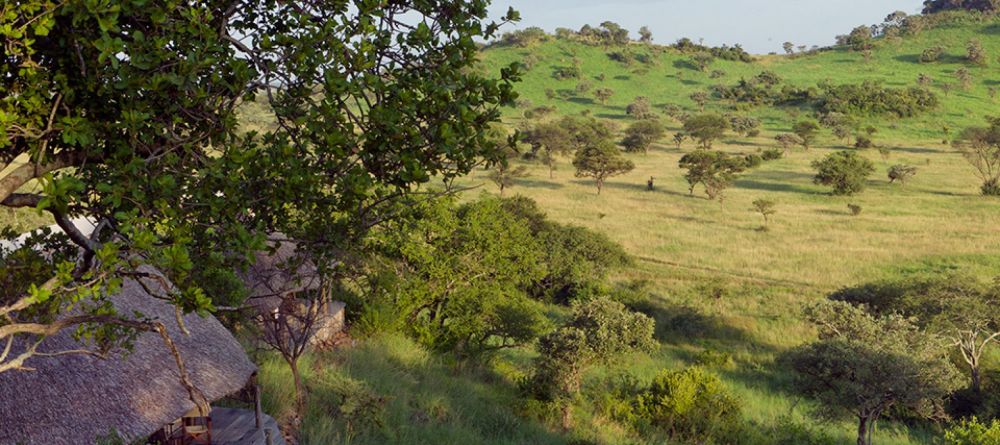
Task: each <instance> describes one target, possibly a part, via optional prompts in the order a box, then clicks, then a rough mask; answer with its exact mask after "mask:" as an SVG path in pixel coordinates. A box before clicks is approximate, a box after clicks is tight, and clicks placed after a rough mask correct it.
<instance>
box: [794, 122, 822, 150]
mask: <svg viewBox="0 0 1000 445" xmlns="http://www.w3.org/2000/svg"><path fill="white" fill-rule="evenodd" d="M792 133H795V135H796V136H798V137H799V143H800V144H802V147H803V148H805V149H806V150H808V149H809V146H810V145H812V143H813V141H815V140H816V136H817V135H818V134H819V124H818V123H816V121H811V120H808V121H799V122H797V123H796V124H795V125H794V126H792Z"/></svg>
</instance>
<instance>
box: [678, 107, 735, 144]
mask: <svg viewBox="0 0 1000 445" xmlns="http://www.w3.org/2000/svg"><path fill="white" fill-rule="evenodd" d="M728 129H729V120H728V119H726V118H725V117H723V116H720V115H718V114H700V115H697V116H692V117H690V118H688V119H687V120H685V121H684V133H686V134H687V135H688V136H690V137H692V138H694V139H696V140H698V144H699V145H701V147H702V148H705V149H709V148H712V142H713V141H715V140H716V139H719V138H721V137H722V136H723V135H724V134H726V130H728Z"/></svg>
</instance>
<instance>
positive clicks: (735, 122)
mask: <svg viewBox="0 0 1000 445" xmlns="http://www.w3.org/2000/svg"><path fill="white" fill-rule="evenodd" d="M729 125H730V128H732V129H733V131H735V132H736V134H739V135H740V136H744V137H754V136H757V135H759V134H760V119H757V118H755V117H749V116H730V117H729Z"/></svg>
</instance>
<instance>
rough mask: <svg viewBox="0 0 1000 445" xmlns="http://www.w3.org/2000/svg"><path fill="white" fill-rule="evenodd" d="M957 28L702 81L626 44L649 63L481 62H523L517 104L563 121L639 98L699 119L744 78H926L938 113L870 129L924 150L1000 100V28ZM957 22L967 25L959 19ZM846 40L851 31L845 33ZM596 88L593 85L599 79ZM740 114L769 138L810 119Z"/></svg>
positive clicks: (683, 62)
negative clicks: (718, 88) (960, 82)
mask: <svg viewBox="0 0 1000 445" xmlns="http://www.w3.org/2000/svg"><path fill="white" fill-rule="evenodd" d="M955 17H957V18H956V19H955V22H956V23H943V24H940V25H938V26H935V27H933V28H932V29H928V30H925V31H923V32H921V33H919V34H918V35H906V36H903V37H901V38H900V39H898V40H887V39H880V40H879V41H877V43H876V45H875V48H874V49H873V51H872V55H871V57H870V59H869V60H868V61H865V57H864V55H863V54H862V52H859V51H852V50H851V49H850V48H848V47H835V48H832V49H830V50H828V51H827V50H824V51H818V52H815V53H810V54H803V55H797V56H795V57H787V56H773V55H772V56H758V57H757V61H756V62H754V63H742V62H733V61H727V60H716V61H715V62H714V63H712V64H711V65H710V67H709V68H708V69H707V70H706V71H704V72H702V71H699V70H698V69H697V67H695V66H694V65H693V64H692V63H691V55H690V54H683V53H681V52H679V51H677V50H675V49H672V48H669V47H664V46H654V45H645V44H639V43H633V44H631V45H629V49H628V51H630V52H632V53H634V54H635V55H637V56H643V57H645V56H648V60H649V62H648V63H642V62H640V61H634V62H632V63H631V64H630V65H626V64H623V63H621V62H617V61H615V60H612V59H611V58H610V57H609V54H611V53H613V52H620V51H622V49H621V48H616V47H610V48H609V47H604V46H598V45H588V44H583V43H580V42H577V41H572V40H567V39H557V38H555V37H551V38H550V39H549V40H548V41H545V42H541V43H537V44H534V45H532V46H530V47H517V46H494V47H490V48H489V49H487V50H485V51H484V52H483V58H482V63H483V65H484V67H485V68H486V69H487V70H488V71H496V70H498V69H499V68H500V67H502V66H506V65H509V64H511V63H514V62H520V63H523V64H526V65H529V66H530V67H529V68H527V69H526V70H525V72H524V75H523V81H522V82H521V83H520V84H519V85H518V87H517V89H518V92H519V93H520V96H521V99H522V101H523V102H527V103H530V107H538V106H551V107H555V109H556V110H557V112H558V113H560V114H577V113H581V112H585V111H589V112H591V113H592V114H593V115H594V116H597V117H600V118H606V119H624V118H625V117H626V116H625V107H626V105H628V104H629V103H630V102H632V100H633V99H634V98H635V97H636V96H646V97H648V98H649V99H650V102H651V103H652V104H653V105H654V107H656V106H662V105H666V104H674V105H677V106H680V107H682V108H683V109H685V110H687V111H689V112H695V111H697V109H698V107H697V105H696V104H695V103H694V102H692V101H691V99H690V98H689V97H690V95H691V94H692V93H694V92H698V91H705V92H707V91H708V90H709V88H710V87H711V86H713V85H716V84H725V85H731V84H735V83H736V82H737V81H738V80H740V79H741V78H750V77H752V76H755V75H757V74H759V73H760V72H761V71H765V70H767V71H772V72H774V73H776V74H778V75H779V76H780V77H781V78H782V79H783V80H784V83H785V84H787V85H791V86H794V87H811V86H816V85H817V84H818V83H820V82H823V81H827V82H830V83H832V84H850V83H860V82H862V81H865V80H876V81H880V82H883V83H884V85H885V86H887V87H909V86H916V81H917V77H918V76H919V75H920V74H926V75H929V76H931V78H933V80H934V84H933V86H932V87H931V90H932V91H934V92H935V93H936V94H937V95H938V96H939V98H940V99H941V102H942V103H941V106H940V107H939V108H938V109H937V110H935V111H934V112H931V113H927V114H925V115H921V116H918V117H916V118H912V119H904V120H891V119H887V118H884V117H882V118H879V117H875V118H870V119H868V120H867V122H869V123H871V124H873V125H876V126H878V127H879V128H880V129H881V130H882V131H881V132H880V134H881V135H883V136H885V137H888V138H891V139H894V140H905V141H908V142H922V143H929V142H935V141H940V139H941V136H942V130H941V127H942V126H943V125H948V126H949V127H950V128H954V129H957V128H961V127H963V126H967V125H969V123H970V122H977V123H978V122H981V121H982V119H981V118H982V117H983V116H986V115H989V114H990V113H995V110H997V108H998V106H1000V99H997V98H991V97H990V91H989V90H990V88H991V87H993V88H997V87H1000V69H998V66H1000V59H998V54H1000V22H997V21H995V20H989V19H978V18H977V19H973V18H971V17H969V16H965V15H961V14H956V15H955ZM963 18H964V19H963ZM844 31H845V32H847V31H849V30H844ZM970 39H978V40H979V41H980V42H981V43H982V45H983V47H984V49H985V50H986V53H987V54H988V55H989V56H988V58H989V59H990V60H989V63H988V64H987V65H985V66H976V65H971V64H968V63H966V62H965V60H964V58H965V55H966V45H967V43H968V42H969V40H970ZM934 46H940V47H942V48H944V50H945V51H944V54H943V55H942V56H941V58H940V60H939V61H938V62H935V63H920V62H919V58H920V55H921V53H922V52H923V51H924V50H925V49H927V48H930V47H934ZM637 58H638V57H637ZM574 60H575V61H577V63H578V66H579V67H580V70H581V72H582V76H581V77H580V78H579V79H565V80H560V79H557V78H555V77H554V76H553V73H554V72H555V71H556V70H557V69H559V68H562V67H568V66H573V65H574ZM963 67H964V68H967V69H968V70H969V71H970V72H971V73H972V77H973V81H972V84H971V87H970V88H969V89H968V90H958V89H954V88H953V91H950V92H948V93H945V92H944V91H943V90H942V88H941V86H942V84H945V83H948V84H956V83H957V80H956V79H955V71H956V70H958V69H960V68H963ZM716 70H719V71H722V72H724V73H725V74H724V75H722V76H721V77H717V78H714V79H713V78H711V77H710V76H711V72H712V71H716ZM602 78H603V80H600V79H602ZM581 82H587V83H590V84H591V91H592V90H594V89H597V88H611V89H612V90H614V96H613V97H612V98H611V99H610V100H608V101H607V103H606V104H601V103H599V102H597V101H596V100H595V99H594V96H593V95H592V94H590V93H589V92H588V93H583V94H580V93H576V87H577V85H578V84H580V83H581ZM547 89H551V90H553V91H555V92H556V93H557V94H560V95H563V96H562V97H557V98H555V99H549V98H547V97H546V94H545V91H546V90H547ZM707 110H709V111H713V110H714V111H719V112H731V111H733V110H731V109H730V107H728V106H727V104H726V103H723V102H718V101H717V102H715V103H712V104H710V105H709V106H708V107H707ZM523 111H524V108H521V109H516V110H510V111H509V113H508V117H509V118H510V122H511V123H515V124H516V123H520V122H521V120H522V119H521V117H522V116H523ZM740 111H741V112H742V113H743V114H747V115H750V116H756V117H759V118H761V120H762V122H763V127H764V129H765V131H766V132H772V133H774V132H783V131H788V130H789V127H790V124H791V123H792V122H794V120H795V117H793V116H799V115H802V116H804V115H806V114H808V111H809V110H805V109H797V108H779V109H774V108H771V107H759V108H756V109H749V110H740Z"/></svg>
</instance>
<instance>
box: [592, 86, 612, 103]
mask: <svg viewBox="0 0 1000 445" xmlns="http://www.w3.org/2000/svg"><path fill="white" fill-rule="evenodd" d="M614 95H615V90H612V89H611V88H598V89H596V90H594V98H596V99H597V100H598V101H599V102H600V103H601V105H604V104H606V103H608V99H611V96H614Z"/></svg>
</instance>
